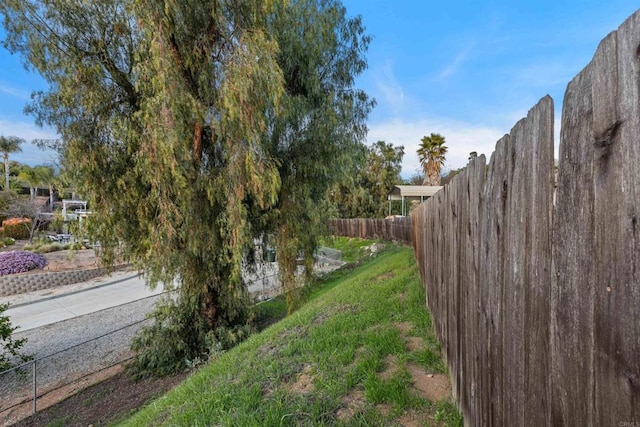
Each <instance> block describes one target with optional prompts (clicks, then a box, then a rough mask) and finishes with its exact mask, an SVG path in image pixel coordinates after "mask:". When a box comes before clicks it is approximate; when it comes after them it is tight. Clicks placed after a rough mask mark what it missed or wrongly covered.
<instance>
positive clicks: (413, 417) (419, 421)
mask: <svg viewBox="0 0 640 427" xmlns="http://www.w3.org/2000/svg"><path fill="white" fill-rule="evenodd" d="M430 421H433V417H432V416H431V415H430V414H428V413H426V412H418V411H413V410H412V411H408V412H407V413H405V414H404V415H403V416H401V417H400V418H398V419H397V422H398V424H400V425H401V426H404V427H422V426H425V425H431V424H430Z"/></svg>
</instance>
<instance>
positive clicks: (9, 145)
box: [0, 135, 24, 192]
mask: <svg viewBox="0 0 640 427" xmlns="http://www.w3.org/2000/svg"><path fill="white" fill-rule="evenodd" d="M23 143H24V139H21V138H18V137H17V136H2V135H0V153H2V156H3V159H4V173H5V182H4V183H3V186H4V191H7V192H8V191H10V189H11V187H10V182H9V154H11V153H15V152H18V151H22V148H20V145H21V144H23Z"/></svg>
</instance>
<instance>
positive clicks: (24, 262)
mask: <svg viewBox="0 0 640 427" xmlns="http://www.w3.org/2000/svg"><path fill="white" fill-rule="evenodd" d="M45 265H47V259H46V258H45V257H44V256H42V255H40V254H34V253H33V252H27V251H11V252H1V253H0V276H6V275H7V274H14V273H24V272H25V271H30V270H34V269H36V268H44V266H45Z"/></svg>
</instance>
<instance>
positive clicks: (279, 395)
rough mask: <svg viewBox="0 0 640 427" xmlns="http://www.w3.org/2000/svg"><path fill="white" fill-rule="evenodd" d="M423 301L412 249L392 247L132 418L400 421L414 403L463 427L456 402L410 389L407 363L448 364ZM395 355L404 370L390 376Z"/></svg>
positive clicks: (435, 367)
mask: <svg viewBox="0 0 640 427" xmlns="http://www.w3.org/2000/svg"><path fill="white" fill-rule="evenodd" d="M424 301H425V296H424V291H423V289H422V287H421V285H420V280H419V276H418V273H417V270H416V267H415V260H414V258H413V253H412V251H411V250H410V249H407V248H397V247H394V248H391V249H389V250H387V251H386V252H385V253H383V254H382V255H380V256H378V257H376V258H375V259H373V260H371V261H368V262H365V263H364V264H363V265H361V266H359V267H358V268H356V269H354V270H353V271H352V272H350V273H349V274H345V273H342V274H336V275H334V276H333V278H330V279H328V280H327V281H326V282H325V284H324V285H323V286H322V288H321V290H320V291H316V292H314V293H313V294H312V298H311V301H310V302H309V303H307V304H306V305H305V306H304V307H303V308H302V309H300V310H299V311H298V312H296V313H295V314H294V315H292V316H290V317H288V318H286V319H284V320H282V321H281V322H279V323H277V324H275V325H273V326H271V327H270V328H268V329H266V330H265V331H264V332H262V333H260V334H257V335H254V336H253V337H251V338H250V339H249V340H248V341H246V342H244V343H243V344H241V345H239V346H238V347H236V348H234V349H233V350H231V351H229V352H227V353H225V354H222V355H220V356H219V357H218V358H217V359H216V360H215V361H213V362H212V363H210V364H208V365H207V366H206V367H204V368H202V369H200V370H199V371H198V372H197V373H195V374H194V375H193V376H192V377H191V378H190V379H189V380H187V381H186V382H185V383H184V384H182V385H181V386H179V387H178V388H176V389H175V390H173V391H172V392H170V393H169V394H167V395H165V396H163V397H162V398H160V399H158V400H156V401H155V402H153V403H151V404H150V405H149V406H147V407H146V408H145V409H143V410H141V411H140V412H138V413H137V414H135V415H134V416H133V417H132V418H130V419H129V420H127V421H126V422H125V423H124V425H133V426H149V425H163V424H164V425H181V426H197V425H229V426H280V425H394V424H395V423H396V422H397V421H398V418H399V417H401V416H402V414H404V413H406V412H407V411H412V413H423V414H424V413H427V414H429V417H430V419H431V420H439V421H438V424H444V425H461V421H460V418H459V415H458V414H457V412H456V411H455V409H454V407H453V405H452V404H451V403H448V402H439V403H432V402H429V401H427V400H426V399H424V398H421V397H418V396H417V395H416V393H413V392H411V389H410V386H411V377H410V375H409V374H408V372H407V369H406V366H405V364H406V363H407V362H413V363H415V364H417V365H420V366H422V367H424V368H425V370H426V371H428V372H434V373H435V372H444V370H445V368H444V364H443V362H442V360H441V358H440V357H439V349H438V343H437V341H436V340H435V338H434V336H433V335H432V327H431V320H430V316H429V313H428V311H427V310H426V309H425V304H424ZM396 322H410V323H411V324H412V325H413V327H412V329H411V330H410V331H409V335H411V336H417V337H422V338H423V339H424V342H425V345H424V348H423V349H422V350H417V351H414V352H409V351H408V350H407V348H406V346H405V341H404V339H405V338H404V337H403V336H402V334H401V333H400V331H399V330H398V328H397V327H396V326H395V325H394V324H395V323H396ZM388 355H394V356H395V357H396V360H397V361H398V363H397V366H398V369H396V370H395V372H394V373H393V375H392V377H391V378H390V379H388V380H382V379H381V378H380V375H379V373H380V372H381V371H383V370H384V369H385V367H386V366H385V361H384V359H385V356H388ZM347 396H351V397H354V396H356V398H355V400H356V404H353V403H352V404H351V410H350V411H351V414H350V416H347V417H344V416H338V414H340V409H341V408H342V409H343V411H342V412H343V413H344V408H345V407H348V406H349V405H348V404H347V403H346V400H345V397H347ZM357 396H359V398H358V397H357ZM352 400H354V399H352ZM378 404H386V408H387V409H386V410H384V411H381V410H380V406H378V408H377V409H376V405H378Z"/></svg>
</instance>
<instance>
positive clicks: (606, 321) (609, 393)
mask: <svg viewBox="0 0 640 427" xmlns="http://www.w3.org/2000/svg"><path fill="white" fill-rule="evenodd" d="M639 54H640V13H638V12H637V13H636V14H635V15H633V16H632V17H630V18H629V19H628V20H627V21H625V22H624V23H623V24H622V25H621V26H620V28H619V29H618V31H617V33H614V34H612V35H611V36H610V37H608V38H607V39H606V40H605V41H603V43H602V44H601V45H600V48H599V50H598V52H597V53H596V57H595V58H594V82H593V85H594V86H593V93H594V116H593V128H594V137H595V140H594V141H593V142H592V143H594V144H595V152H594V155H595V157H594V159H593V170H594V176H593V179H594V182H593V184H592V185H593V186H594V189H595V194H594V202H595V212H594V214H595V262H596V278H595V283H594V302H595V305H594V348H593V350H592V351H593V362H594V393H595V395H594V400H595V405H594V406H595V408H594V409H595V414H594V421H593V425H620V424H622V423H625V422H626V423H631V422H633V423H636V424H637V423H640V320H639V319H640V262H639V261H640V230H639V227H640V226H638V217H640V166H638V163H639V162H640V139H639V135H640V80H639V79H638V76H639V75H640V57H639ZM596 96H597V97H598V98H599V100H598V102H596V100H595V97H596ZM596 106H598V107H600V108H595V107H596Z"/></svg>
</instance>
